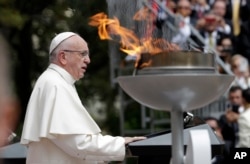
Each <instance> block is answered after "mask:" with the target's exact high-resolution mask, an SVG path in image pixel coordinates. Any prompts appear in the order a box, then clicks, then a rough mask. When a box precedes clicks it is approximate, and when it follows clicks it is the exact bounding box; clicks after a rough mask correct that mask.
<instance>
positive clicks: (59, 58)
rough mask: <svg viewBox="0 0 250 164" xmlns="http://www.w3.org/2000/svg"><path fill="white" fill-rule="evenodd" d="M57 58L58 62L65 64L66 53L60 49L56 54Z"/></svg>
mask: <svg viewBox="0 0 250 164" xmlns="http://www.w3.org/2000/svg"><path fill="white" fill-rule="evenodd" d="M58 60H59V62H60V63H61V64H62V65H66V63H67V60H66V54H65V53H64V52H63V51H61V52H60V53H59V54H58Z"/></svg>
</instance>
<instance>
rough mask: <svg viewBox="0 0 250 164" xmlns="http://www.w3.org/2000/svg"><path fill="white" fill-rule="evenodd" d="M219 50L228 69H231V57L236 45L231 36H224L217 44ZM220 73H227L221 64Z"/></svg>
mask: <svg viewBox="0 0 250 164" xmlns="http://www.w3.org/2000/svg"><path fill="white" fill-rule="evenodd" d="M216 49H217V52H218V54H219V56H220V58H221V60H222V61H223V62H224V64H225V66H226V68H227V69H228V70H231V58H232V56H233V52H234V47H233V43H232V39H231V37H225V38H222V39H221V41H220V42H219V43H218V45H217V48H216ZM218 70H219V72H220V73H223V74H225V73H226V72H225V70H224V69H223V68H221V67H220V66H219V68H218Z"/></svg>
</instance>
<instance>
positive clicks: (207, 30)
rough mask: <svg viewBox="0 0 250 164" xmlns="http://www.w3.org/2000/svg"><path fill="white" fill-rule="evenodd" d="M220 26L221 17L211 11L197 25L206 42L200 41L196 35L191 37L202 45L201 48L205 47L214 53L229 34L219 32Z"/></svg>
mask: <svg viewBox="0 0 250 164" xmlns="http://www.w3.org/2000/svg"><path fill="white" fill-rule="evenodd" d="M220 26H221V17H219V16H218V15H216V14H215V13H213V12H212V11H211V12H209V13H207V14H206V15H205V16H204V17H203V18H201V19H199V20H198V21H197V23H196V28H197V30H198V31H199V32H200V34H201V36H202V37H203V38H204V42H201V41H200V40H198V39H197V37H195V36H194V35H191V38H192V39H193V40H194V41H195V42H196V43H197V45H200V47H204V48H205V49H206V50H208V51H210V52H213V51H214V50H216V48H217V46H218V43H220V42H221V40H222V39H223V38H225V37H227V36H228V34H226V33H224V32H221V31H219V30H218V28H219V27H220Z"/></svg>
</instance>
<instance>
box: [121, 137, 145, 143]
mask: <svg viewBox="0 0 250 164" xmlns="http://www.w3.org/2000/svg"><path fill="white" fill-rule="evenodd" d="M146 138H147V137H144V136H138V137H124V139H125V145H126V144H128V143H130V142H134V141H139V140H144V139H146Z"/></svg>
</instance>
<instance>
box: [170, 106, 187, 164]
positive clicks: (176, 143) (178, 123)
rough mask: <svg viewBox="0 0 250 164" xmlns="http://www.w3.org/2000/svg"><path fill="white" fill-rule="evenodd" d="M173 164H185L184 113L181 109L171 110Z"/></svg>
mask: <svg viewBox="0 0 250 164" xmlns="http://www.w3.org/2000/svg"><path fill="white" fill-rule="evenodd" d="M171 131H172V164H183V163H184V160H183V157H184V144H183V143H184V142H183V112H182V110H180V109H179V108H173V109H172V110H171Z"/></svg>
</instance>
